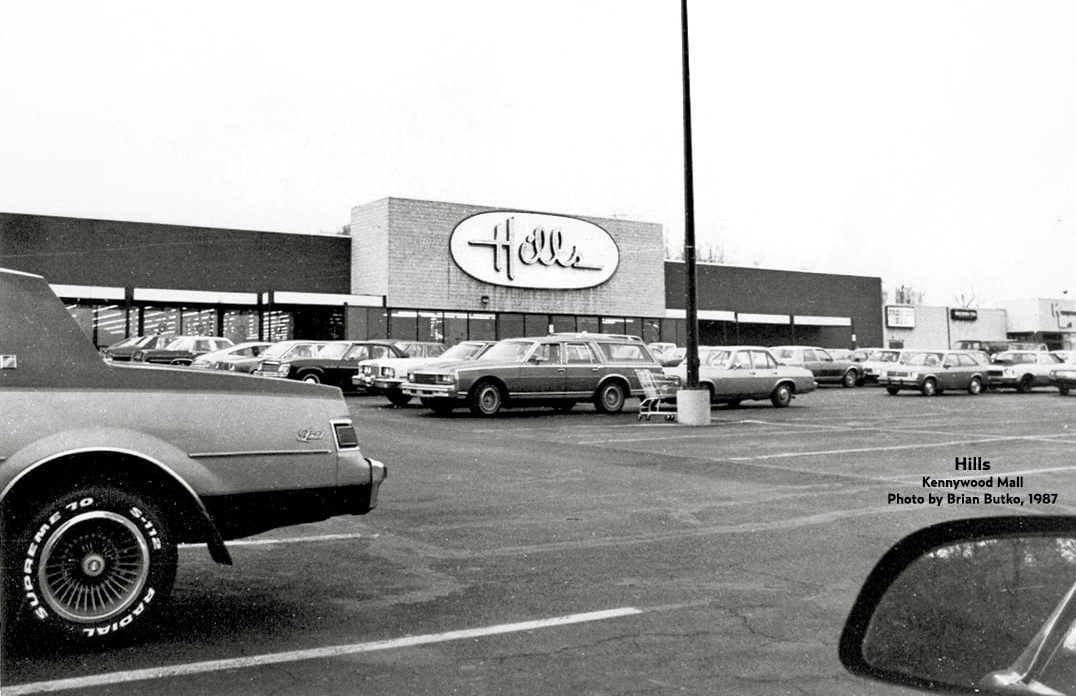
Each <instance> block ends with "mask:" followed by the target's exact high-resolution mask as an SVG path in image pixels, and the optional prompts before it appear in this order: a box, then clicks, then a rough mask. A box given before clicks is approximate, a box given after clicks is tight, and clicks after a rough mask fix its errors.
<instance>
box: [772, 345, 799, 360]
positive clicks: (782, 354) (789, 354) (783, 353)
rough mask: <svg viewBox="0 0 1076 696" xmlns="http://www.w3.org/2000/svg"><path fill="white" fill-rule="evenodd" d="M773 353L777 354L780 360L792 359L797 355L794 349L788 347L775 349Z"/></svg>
mask: <svg viewBox="0 0 1076 696" xmlns="http://www.w3.org/2000/svg"><path fill="white" fill-rule="evenodd" d="M773 354H774V355H776V356H777V359H778V360H792V359H793V358H794V357H795V356H794V355H793V351H791V350H789V349H788V348H779V349H777V350H775V351H773Z"/></svg>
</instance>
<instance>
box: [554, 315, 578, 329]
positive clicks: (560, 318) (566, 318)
mask: <svg viewBox="0 0 1076 696" xmlns="http://www.w3.org/2000/svg"><path fill="white" fill-rule="evenodd" d="M550 323H552V324H553V332H554V333H575V317H573V316H572V315H570V314H554V315H553V316H552V317H550Z"/></svg>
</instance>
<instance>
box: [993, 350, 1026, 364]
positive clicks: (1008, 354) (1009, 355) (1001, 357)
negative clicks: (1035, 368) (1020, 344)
mask: <svg viewBox="0 0 1076 696" xmlns="http://www.w3.org/2000/svg"><path fill="white" fill-rule="evenodd" d="M994 360H995V361H997V362H1001V361H1005V362H1011V363H1018V364H1023V363H1029V364H1030V363H1033V362H1036V359H1035V356H1034V355H1033V354H1031V353H1013V352H1012V351H1005V352H1004V353H998V354H997V355H996V356H995V357H994Z"/></svg>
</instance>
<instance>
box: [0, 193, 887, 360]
mask: <svg viewBox="0 0 1076 696" xmlns="http://www.w3.org/2000/svg"><path fill="white" fill-rule="evenodd" d="M0 266H3V267H7V268H13V269H16V270H22V271H27V272H30V273H37V274H41V275H43V276H45V278H46V279H47V280H48V281H49V282H50V284H52V286H53V288H54V289H55V290H56V293H57V294H58V295H59V296H60V297H61V298H62V299H63V300H64V301H65V302H66V303H67V305H68V307H69V309H70V311H71V312H72V314H73V315H74V316H75V317H76V318H77V319H78V320H79V322H80V323H81V325H82V327H83V329H84V330H85V331H86V333H87V335H89V336H90V337H91V338H92V339H93V341H94V342H95V343H96V344H97V345H98V346H104V345H108V344H111V343H114V342H115V341H118V340H120V339H122V338H125V337H127V336H134V335H145V334H153V333H170V334H207V335H208V334H213V335H222V336H227V337H229V338H231V339H233V340H235V341H242V340H254V339H259V338H260V339H264V340H274V341H275V340H284V339H289V338H309V339H345V338H347V339H366V338H392V339H412V340H414V339H418V340H426V341H444V342H445V343H448V344H453V343H455V342H457V341H460V340H463V339H500V338H508V337H513V336H537V335H545V334H547V333H550V332H573V331H586V332H591V333H597V332H605V333H626V334H634V335H638V336H641V337H642V338H643V339H644V340H646V341H647V342H652V341H670V342H674V343H677V344H679V345H684V344H685V343H686V329H685V319H684V317H685V311H684V307H685V305H686V300H685V297H686V296H685V272H684V271H685V267H684V264H683V263H682V262H676V261H667V260H666V259H665V245H664V240H663V235H662V228H661V225H659V224H655V223H650V222H636V221H630V220H621V219H607V218H595V217H583V216H576V215H566V214H553V213H537V212H528V211H522V210H512V209H500V208H490V207H482V206H474V205H462V204H456V203H439V202H432V201H420V200H411V199H402V198H386V199H381V200H378V201H374V202H372V203H368V204H365V205H361V206H357V207H356V208H354V209H353V210H352V213H351V223H350V234H348V235H345V234H341V235H335V236H334V235H299V234H284V233H277V232H258V231H248V230H232V229H215V228H205V227H185V226H178V225H164V224H154V223H139V222H121V221H111V220H92V219H81V218H69V217H54V216H43V215H23V214H13V213H0ZM698 307H699V313H698V314H699V330H700V343H702V344H704V345H705V344H715V345H722V344H723V345H729V344H761V345H777V344H787V343H798V344H810V345H820V346H829V347H852V346H854V345H860V346H880V345H882V341H883V327H882V317H883V311H882V291H881V280H880V279H879V278H875V277H860V276H849V275H833V274H823V273H804V272H792V271H778V270H769V269H759V268H742V267H735V266H725V265H713V264H699V266H698Z"/></svg>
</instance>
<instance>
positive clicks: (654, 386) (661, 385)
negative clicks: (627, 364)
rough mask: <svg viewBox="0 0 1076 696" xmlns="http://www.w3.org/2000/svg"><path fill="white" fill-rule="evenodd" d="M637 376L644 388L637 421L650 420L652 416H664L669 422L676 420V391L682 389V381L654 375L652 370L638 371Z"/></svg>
mask: <svg viewBox="0 0 1076 696" xmlns="http://www.w3.org/2000/svg"><path fill="white" fill-rule="evenodd" d="M635 375H636V376H637V377H638V378H639V384H640V385H641V386H642V388H643V398H642V400H641V401H640V402H639V414H638V416H636V420H643V419H644V418H645V419H646V420H650V418H651V417H652V416H664V417H665V420H667V421H674V420H676V390H677V389H678V388H679V387H680V380H679V379H677V378H676V377H669V376H667V375H658V374H654V373H653V372H651V371H650V370H636V371H635Z"/></svg>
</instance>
